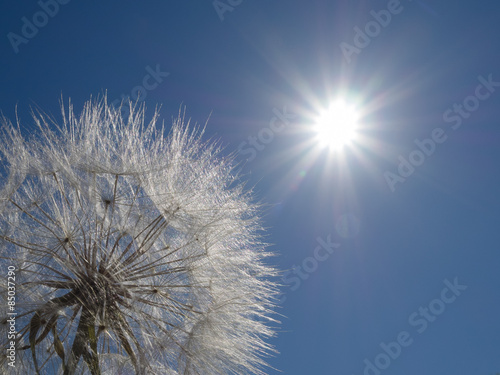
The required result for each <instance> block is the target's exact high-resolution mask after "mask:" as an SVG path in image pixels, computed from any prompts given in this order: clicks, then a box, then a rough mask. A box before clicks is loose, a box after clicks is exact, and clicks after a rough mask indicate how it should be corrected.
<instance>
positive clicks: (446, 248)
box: [0, 0, 500, 375]
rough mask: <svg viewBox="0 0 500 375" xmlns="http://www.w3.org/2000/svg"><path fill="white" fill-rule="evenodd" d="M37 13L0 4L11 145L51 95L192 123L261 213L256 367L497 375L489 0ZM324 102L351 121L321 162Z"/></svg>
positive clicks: (499, 347) (495, 143)
mask: <svg viewBox="0 0 500 375" xmlns="http://www.w3.org/2000/svg"><path fill="white" fill-rule="evenodd" d="M49 3H50V4H53V1H47V0H42V1H41V2H38V3H37V2H36V1H16V2H9V4H6V2H4V3H2V5H1V7H0V28H1V35H2V38H3V39H2V41H1V42H0V56H1V61H2V69H1V70H0V87H1V91H0V95H1V101H0V110H1V111H2V113H3V114H4V115H5V116H6V117H8V118H11V119H14V118H15V116H16V106H17V113H18V116H19V118H20V120H21V122H22V124H23V125H24V126H26V128H25V129H24V131H25V132H26V133H28V132H30V129H31V128H30V127H31V126H32V122H31V119H30V107H31V106H38V107H40V108H42V109H43V110H45V111H46V112H48V113H52V114H54V115H55V117H56V118H60V117H59V113H60V110H59V100H60V98H61V95H62V96H63V98H64V100H65V101H67V99H68V98H71V100H72V102H73V103H74V105H75V109H76V110H77V111H79V110H80V109H81V107H82V105H83V103H84V102H85V101H86V100H88V99H89V97H90V96H91V95H92V96H94V97H95V96H97V95H100V94H102V93H104V92H107V95H108V100H109V101H114V100H118V99H120V98H121V96H122V95H132V97H133V98H134V95H137V93H138V92H142V93H143V96H144V95H145V96H144V101H145V103H146V105H147V107H148V108H149V109H150V114H151V113H152V112H153V109H154V107H155V106H156V105H161V106H162V107H161V115H162V117H163V118H165V119H166V121H167V122H168V121H170V118H171V117H172V116H176V114H177V113H178V111H179V107H180V106H181V105H183V106H184V105H185V106H186V113H187V115H188V116H189V117H191V118H192V121H193V122H197V123H201V124H204V123H205V122H206V120H207V119H208V118H209V117H210V119H209V121H208V125H207V131H206V133H207V136H214V137H215V138H217V139H219V140H220V142H221V143H222V144H223V145H224V146H225V150H226V151H227V152H238V161H240V162H241V163H242V164H241V165H242V172H243V173H244V174H245V175H246V176H247V178H248V180H249V183H250V184H251V185H254V186H255V191H256V195H257V197H258V198H259V199H261V200H262V201H263V202H265V203H267V204H269V207H270V208H269V209H268V211H267V212H266V216H265V221H264V223H265V225H266V226H267V227H268V228H269V231H268V238H267V239H268V241H269V242H270V243H272V246H271V247H270V249H271V250H272V251H275V252H276V253H277V254H278V255H277V256H276V257H275V258H274V259H273V261H274V262H275V264H276V265H277V266H278V267H279V268H280V269H281V270H282V271H283V272H284V274H283V278H282V279H281V283H282V284H283V296H282V302H281V303H280V307H279V312H280V313H281V314H283V315H284V318H282V325H281V326H280V328H279V331H280V332H279V335H278V336H277V338H276V339H273V340H272V343H273V345H275V347H276V348H277V350H278V351H279V352H280V354H279V355H277V356H275V357H273V358H270V364H271V365H272V366H273V367H274V368H276V369H279V370H280V371H281V372H278V371H274V370H272V369H271V370H269V374H280V373H284V374H290V375H292V374H293V375H295V374H297V375H302V374H317V375H331V374H335V375H337V374H339V375H343V374H344V375H361V374H364V375H378V374H383V375H386V374H387V375H390V374H406V375H417V374H460V375H466V374H471V375H477V374H484V375H492V374H494V373H495V372H496V371H500V356H499V355H498V353H499V352H500V338H499V334H498V332H499V329H500V321H499V319H498V316H500V301H499V294H498V288H499V286H500V272H499V264H500V255H499V252H498V250H499V240H500V231H499V230H498V223H499V220H498V212H499V208H500V198H499V195H498V191H499V188H498V187H499V186H500V174H499V172H500V171H499V168H500V167H499V165H500V163H499V161H500V147H499V146H500V132H499V130H498V126H499V120H498V119H499V111H498V108H500V67H499V64H498V63H499V61H500V50H499V47H498V35H500V23H499V22H498V17H499V15H500V4H497V2H494V1H476V2H474V3H473V4H472V3H471V2H468V1H445V0H436V1H431V0H426V1H416V0H414V1H410V0H401V1H396V0H390V1H386V0H383V1H379V0H372V1H358V0H352V1H334V0H309V1H284V0H277V1H272V2H269V1H258V0H254V1H249V0H242V1H241V0H221V1H219V2H212V1H211V0H191V1H189V2H188V1H183V2H181V1H175V2H173V1H141V2H139V1H129V0H125V1H120V2H118V1H112V2H101V3H97V2H83V1H78V0H70V1H68V0H64V1H63V0H60V2H58V3H57V4H58V6H57V7H54V6H52V7H49V8H47V5H46V4H49ZM214 4H215V5H214ZM230 4H232V5H230ZM217 7H218V10H217V9H216V8H217ZM44 8H45V10H43V9H44ZM47 12H48V13H51V14H50V15H44V14H47ZM388 15H389V16H388ZM24 17H26V18H24ZM377 19H378V21H377ZM33 22H34V23H35V24H38V25H39V26H36V25H35V29H33V26H29V24H32V23H33ZM26 25H28V26H26ZM360 33H362V34H363V35H361V34H360ZM14 34H15V35H14ZM370 35H371V36H370ZM148 77H149V78H148ZM337 98H343V99H344V100H346V101H348V102H349V103H352V104H355V105H356V107H357V109H358V113H359V114H360V117H361V118H360V121H359V124H360V125H359V133H358V136H357V138H356V139H355V141H354V142H353V143H352V144H350V145H349V146H346V147H344V148H342V149H341V150H338V151H332V150H330V149H327V148H321V147H320V146H319V144H318V143H317V142H316V141H315V134H314V132H313V131H312V129H313V126H312V125H313V122H314V118H315V117H316V116H317V114H318V112H319V111H321V110H322V108H324V107H326V106H328V103H329V102H330V101H333V100H335V99H337ZM249 137H250V138H249Z"/></svg>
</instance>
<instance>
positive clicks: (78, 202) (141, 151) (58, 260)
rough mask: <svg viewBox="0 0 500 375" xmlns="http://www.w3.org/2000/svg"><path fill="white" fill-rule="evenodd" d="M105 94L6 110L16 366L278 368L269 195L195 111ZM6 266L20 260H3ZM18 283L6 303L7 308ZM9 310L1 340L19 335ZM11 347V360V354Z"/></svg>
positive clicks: (5, 224) (3, 216)
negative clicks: (12, 117)
mask: <svg viewBox="0 0 500 375" xmlns="http://www.w3.org/2000/svg"><path fill="white" fill-rule="evenodd" d="M129 105H130V109H131V110H130V115H129V116H128V118H123V117H122V116H121V112H120V110H119V109H118V110H115V109H113V108H111V107H110V106H108V105H107V103H106V100H105V99H104V100H101V101H97V102H88V103H87V104H86V105H85V108H84V111H83V113H82V114H81V116H79V117H77V116H76V115H75V114H74V112H73V109H72V107H71V105H70V106H69V110H68V111H67V112H66V111H65V109H64V107H63V118H64V123H63V125H62V126H56V127H55V130H53V128H52V127H53V126H54V125H53V124H52V122H51V121H49V119H48V118H47V117H46V116H44V115H43V114H38V115H36V116H35V122H36V124H37V126H38V130H39V134H38V136H37V137H36V138H35V137H32V138H31V139H29V140H25V139H23V138H22V136H21V135H20V131H19V129H16V128H15V127H13V126H12V125H11V124H10V123H9V122H8V121H7V120H5V119H4V125H3V128H2V131H1V135H0V158H1V160H2V162H3V164H4V167H5V170H7V171H8V176H6V179H5V182H3V185H0V243H1V246H2V247H1V250H0V263H1V264H2V269H4V268H6V267H7V266H12V265H13V266H15V267H16V305H15V309H16V312H17V314H18V315H17V318H16V329H17V332H18V335H17V338H16V348H17V351H16V356H17V357H16V367H15V369H14V371H13V372H12V373H17V374H62V375H72V374H91V375H97V374H118V373H123V374H132V373H135V374H184V375H188V374H264V367H265V362H264V360H263V358H262V357H263V355H265V354H269V353H270V352H272V351H273V349H272V348H271V347H270V346H269V345H268V344H267V343H266V339H267V338H269V337H270V336H272V335H273V330H272V328H271V327H270V325H271V324H272V323H273V322H274V321H273V319H272V318H271V311H272V308H273V301H274V299H275V298H276V296H277V290H276V287H275V284H274V283H273V282H272V277H273V276H275V270H274V269H273V268H272V267H269V266H267V265H266V262H265V261H264V258H265V257H267V256H269V253H267V252H266V251H265V244H263V243H262V242H261V241H260V239H259V238H260V237H259V233H260V231H261V227H260V225H259V215H258V210H259V207H258V205H256V204H255V203H253V202H252V200H251V196H250V193H249V192H245V191H244V189H243V187H242V185H241V183H240V182H239V180H238V177H237V176H235V175H233V174H232V168H231V164H232V161H233V160H232V159H231V158H223V157H221V156H218V155H220V154H219V151H220V150H219V149H218V148H217V146H215V145H213V144H205V143H203V142H202V141H201V135H202V132H198V131H195V130H189V128H188V125H184V118H183V116H181V114H180V115H179V118H178V119H177V120H176V121H175V122H174V124H173V127H172V129H171V131H170V133H169V134H168V136H167V137H164V133H165V131H164V129H163V128H162V127H159V126H158V125H157V119H158V115H157V114H155V115H154V116H153V119H152V120H151V122H150V123H149V124H145V122H144V108H143V107H141V108H134V107H133V105H132V104H129ZM4 266H5V267H4ZM7 295H8V293H7V288H6V287H5V286H3V285H2V286H1V289H0V303H1V304H2V306H7ZM6 314H7V311H2V314H1V315H0V321H1V323H2V324H1V327H0V330H1V332H0V335H1V337H0V345H2V347H4V348H5V347H7V341H8V340H7V330H8V328H9V327H8V324H6V322H7V321H6V316H7V315H6ZM6 362H7V358H6V355H5V352H2V353H1V354H0V367H1V368H2V369H5V368H7V363H6Z"/></svg>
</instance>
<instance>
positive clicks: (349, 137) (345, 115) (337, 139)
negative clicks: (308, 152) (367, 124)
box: [315, 100, 358, 149]
mask: <svg viewBox="0 0 500 375" xmlns="http://www.w3.org/2000/svg"><path fill="white" fill-rule="evenodd" d="M357 120H358V116H357V114H356V111H355V109H354V108H353V107H352V106H349V105H348V104H347V103H345V102H344V101H341V100H339V101H336V102H334V103H332V104H331V105H330V107H329V108H328V109H326V110H325V111H324V112H323V113H322V114H320V116H319V117H318V119H317V121H316V125H315V130H316V133H317V138H318V141H319V142H320V144H321V145H323V146H327V147H329V148H333V149H339V148H341V147H343V146H346V145H348V144H349V143H351V142H352V141H353V140H354V138H355V136H356V126H357Z"/></svg>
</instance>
